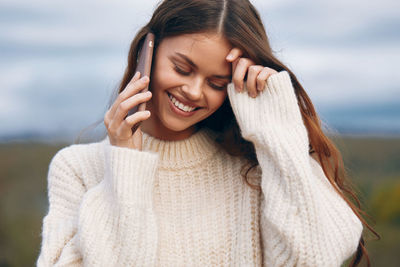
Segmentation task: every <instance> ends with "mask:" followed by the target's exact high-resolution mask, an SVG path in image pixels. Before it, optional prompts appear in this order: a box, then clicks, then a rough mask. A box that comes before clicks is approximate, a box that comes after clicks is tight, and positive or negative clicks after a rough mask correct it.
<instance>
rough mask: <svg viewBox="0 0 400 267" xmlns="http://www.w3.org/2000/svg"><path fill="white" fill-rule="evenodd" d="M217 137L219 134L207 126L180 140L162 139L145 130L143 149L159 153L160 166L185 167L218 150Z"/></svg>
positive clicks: (198, 162)
mask: <svg viewBox="0 0 400 267" xmlns="http://www.w3.org/2000/svg"><path fill="white" fill-rule="evenodd" d="M216 137H217V134H216V133H215V132H213V131H212V130H210V129H207V128H202V129H200V130H198V131H197V132H195V133H194V134H192V135H191V136H190V137H188V138H186V139H183V140H178V141H166V140H160V139H157V138H155V137H153V136H151V135H149V134H147V133H145V132H143V146H142V150H143V151H151V152H155V153H158V154H159V159H160V162H159V166H160V167H163V168H166V169H171V168H172V169H177V168H178V169H179V168H185V167H189V166H193V165H197V164H200V163H201V162H203V161H205V160H207V159H209V158H210V157H211V156H212V155H213V154H214V153H215V152H216V151H217V150H218V144H217V143H216V142H215V138H216Z"/></svg>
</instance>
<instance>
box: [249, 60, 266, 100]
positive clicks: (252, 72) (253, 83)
mask: <svg viewBox="0 0 400 267" xmlns="http://www.w3.org/2000/svg"><path fill="white" fill-rule="evenodd" d="M263 69H264V67H263V66H260V65H251V66H249V68H248V71H247V81H246V85H247V91H248V93H249V96H251V97H256V96H257V93H258V92H257V76H258V74H259V73H260V72H261V71H262V70H263Z"/></svg>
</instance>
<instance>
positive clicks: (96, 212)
mask: <svg viewBox="0 0 400 267" xmlns="http://www.w3.org/2000/svg"><path fill="white" fill-rule="evenodd" d="M104 149H105V168H104V177H103V179H102V180H101V181H100V182H99V183H98V184H96V185H94V186H92V187H91V188H90V189H88V190H87V189H86V185H85V183H84V182H83V179H82V175H80V171H79V170H78V169H79V168H77V166H83V168H84V164H85V163H84V162H79V161H80V160H79V159H78V158H79V157H78V156H77V153H78V152H79V151H73V146H72V147H68V148H64V149H62V150H60V151H59V152H58V153H57V154H56V155H55V156H54V157H53V159H52V161H51V163H50V166H49V172H48V197H49V211H48V214H47V215H46V216H45V217H44V219H43V226H42V228H43V229H42V230H43V233H42V245H41V251H40V255H39V257H38V260H37V266H83V265H84V266H117V265H118V266H152V265H154V263H155V258H156V252H157V251H156V250H157V243H158V234H157V226H156V217H155V214H154V209H153V201H152V196H153V182H154V177H155V170H156V167H157V164H158V156H157V155H156V154H153V153H150V152H143V151H138V150H134V149H128V148H120V147H116V146H112V145H109V144H105V145H104ZM99 164H102V163H99ZM83 171H84V170H83Z"/></svg>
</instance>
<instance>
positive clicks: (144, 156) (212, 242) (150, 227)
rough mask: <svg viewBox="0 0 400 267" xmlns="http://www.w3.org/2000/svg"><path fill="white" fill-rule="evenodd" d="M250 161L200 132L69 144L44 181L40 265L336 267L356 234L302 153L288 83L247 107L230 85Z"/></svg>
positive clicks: (283, 78) (283, 77) (279, 79)
mask: <svg viewBox="0 0 400 267" xmlns="http://www.w3.org/2000/svg"><path fill="white" fill-rule="evenodd" d="M228 96H229V99H230V101H231V105H232V109H233V111H234V113H235V116H236V119H237V121H238V124H239V126H240V128H241V132H242V135H243V137H244V138H245V139H247V140H249V141H251V142H253V143H254V145H255V148H256V153H257V158H258V161H259V163H260V165H259V167H258V168H256V169H255V171H253V172H251V173H250V177H251V181H252V182H253V183H255V184H258V185H261V187H262V192H260V191H257V190H254V189H252V188H250V187H249V186H248V185H246V183H245V182H244V181H243V179H242V177H241V169H242V167H243V165H245V164H246V161H245V160H244V159H243V158H239V157H233V156H230V155H228V154H227V153H226V152H225V151H224V150H223V149H221V148H220V147H219V146H218V144H217V143H216V142H215V137H216V134H215V133H214V132H212V131H211V130H208V129H201V130H200V131H198V132H196V133H195V134H193V135H192V136H191V137H189V138H187V139H185V140H181V141H161V140H158V139H155V138H154V137H152V136H150V135H148V134H146V133H144V134H143V150H142V151H138V150H134V149H128V148H121V147H116V146H112V145H110V143H109V140H108V138H106V139H104V140H103V141H101V142H98V143H91V144H79V145H71V146H68V147H66V148H63V149H62V150H60V151H59V152H57V154H56V155H55V156H54V157H53V159H52V161H51V163H50V166H49V172H48V193H49V203H50V206H49V211H48V214H47V215H46V216H45V217H44V219H43V234H42V238H43V240H42V247H41V252H40V255H39V258H38V260H37V265H38V266H53V265H56V266H82V265H85V266H340V265H341V264H342V263H343V261H344V260H346V259H347V258H349V257H350V256H351V255H352V254H353V253H354V252H355V250H356V248H357V245H358V242H359V239H360V236H361V233H362V230H363V226H362V224H361V222H360V220H359V219H358V218H357V216H356V215H355V214H354V213H353V211H352V210H351V209H350V207H349V206H348V205H347V203H346V202H345V201H344V200H343V199H342V198H341V197H340V195H338V194H337V193H336V192H335V190H334V188H333V187H332V185H331V184H330V183H329V182H328V180H327V178H326V177H325V175H324V173H323V171H322V168H321V166H320V165H319V164H318V162H317V161H315V160H314V159H313V158H312V157H311V156H310V155H309V154H308V148H309V147H308V144H309V142H308V136H307V131H306V128H305V126H304V124H303V121H302V118H301V114H300V110H299V107H298V104H297V99H296V96H295V93H294V89H293V86H292V83H291V81H290V76H289V74H288V73H287V72H286V71H282V72H279V73H277V74H274V75H272V76H270V78H269V79H268V81H267V84H266V88H265V90H264V91H263V92H262V93H261V94H260V95H259V96H258V97H257V98H250V97H249V96H248V94H247V92H246V88H245V90H244V92H243V93H239V92H236V91H235V89H234V85H233V84H232V83H230V84H229V85H228Z"/></svg>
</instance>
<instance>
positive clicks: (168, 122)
mask: <svg viewBox="0 0 400 267" xmlns="http://www.w3.org/2000/svg"><path fill="white" fill-rule="evenodd" d="M162 124H163V125H164V127H165V128H168V129H169V130H171V131H174V132H182V131H185V130H187V129H189V128H190V127H192V126H193V125H194V124H188V123H184V122H182V121H180V120H174V119H163V120H162Z"/></svg>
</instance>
